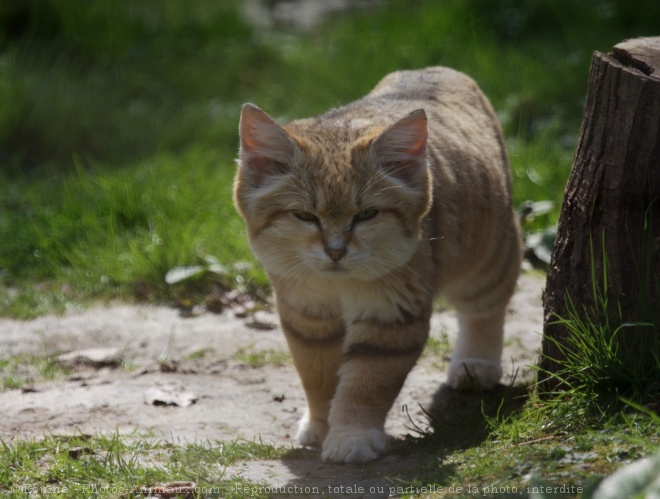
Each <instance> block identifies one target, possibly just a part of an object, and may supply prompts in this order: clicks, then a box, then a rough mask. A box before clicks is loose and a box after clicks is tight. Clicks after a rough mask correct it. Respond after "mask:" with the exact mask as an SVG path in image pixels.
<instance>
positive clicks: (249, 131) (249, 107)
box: [239, 104, 296, 187]
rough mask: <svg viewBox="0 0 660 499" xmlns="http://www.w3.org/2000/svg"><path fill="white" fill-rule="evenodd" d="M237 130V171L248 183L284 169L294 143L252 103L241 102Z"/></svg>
mask: <svg viewBox="0 0 660 499" xmlns="http://www.w3.org/2000/svg"><path fill="white" fill-rule="evenodd" d="M239 132H240V136H241V147H240V153H239V155H240V157H239V164H240V168H241V170H242V172H241V173H242V174H243V175H244V177H245V178H246V179H247V180H248V181H249V183H250V184H251V185H252V186H254V187H259V186H260V185H261V184H262V183H263V181H264V180H265V179H266V178H268V177H269V176H271V175H277V174H282V173H286V172H287V170H288V165H289V164H290V162H291V160H292V158H293V155H294V152H295V147H296V146H295V144H294V142H293V141H292V140H291V138H290V137H289V136H288V135H287V133H286V131H284V129H283V128H282V127H281V126H280V125H279V124H278V123H277V122H276V121H275V120H274V119H273V118H271V117H270V116H268V115H267V114H266V113H265V112H263V111H262V110H261V109H259V108H258V107H257V106H255V105H253V104H244V105H243V108H242V110H241V122H240V125H239Z"/></svg>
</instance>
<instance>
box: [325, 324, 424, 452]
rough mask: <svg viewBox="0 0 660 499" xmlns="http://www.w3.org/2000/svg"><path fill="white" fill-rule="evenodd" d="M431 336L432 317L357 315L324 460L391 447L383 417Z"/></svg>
mask: <svg viewBox="0 0 660 499" xmlns="http://www.w3.org/2000/svg"><path fill="white" fill-rule="evenodd" d="M427 335H428V317H422V318H417V317H413V316H412V315H410V314H408V313H407V312H406V313H402V314H401V316H400V317H399V319H397V320H386V321H383V320H379V319H378V318H363V319H354V320H353V321H351V322H350V323H349V326H348V331H347V337H346V341H345V345H344V362H343V364H342V366H341V368H340V369H339V384H338V386H337V392H336V394H335V397H334V399H333V400H332V405H331V408H330V416H329V419H328V421H329V423H330V431H329V433H328V436H327V437H326V439H325V441H324V442H323V454H322V457H323V459H324V460H325V461H332V462H340V463H358V462H368V461H372V460H374V459H376V458H377V457H378V456H380V455H382V454H383V453H384V452H385V451H386V449H387V439H386V436H385V433H384V429H383V427H384V423H385V417H386V416H387V413H388V411H389V410H390V408H391V407H392V403H393V402H394V400H395V398H396V397H397V395H398V393H399V391H400V389H401V387H402V385H403V383H404V381H405V379H406V377H407V375H408V373H409V372H410V370H411V369H412V368H413V366H414V365H415V363H416V361H417V359H418V358H419V355H420V353H421V351H422V348H423V347H424V343H425V341H426V338H427Z"/></svg>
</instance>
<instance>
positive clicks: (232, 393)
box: [0, 275, 544, 497]
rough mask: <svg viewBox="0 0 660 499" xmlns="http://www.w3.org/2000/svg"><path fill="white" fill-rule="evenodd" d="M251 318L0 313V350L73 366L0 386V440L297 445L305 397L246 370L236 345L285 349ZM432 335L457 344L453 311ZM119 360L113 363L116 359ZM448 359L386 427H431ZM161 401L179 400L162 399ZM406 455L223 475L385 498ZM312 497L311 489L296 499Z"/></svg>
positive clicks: (526, 299) (277, 464) (510, 332)
mask: <svg viewBox="0 0 660 499" xmlns="http://www.w3.org/2000/svg"><path fill="white" fill-rule="evenodd" d="M543 284H544V282H543V281H542V280H541V279H540V278H539V277H537V276H534V275H523V276H522V277H521V279H520V281H519V286H518V291H517V293H516V295H515V296H514V298H513V300H512V302H511V304H510V307H509V317H508V322H507V324H506V332H505V334H506V340H505V345H506V346H505V351H504V357H503V366H504V370H505V373H507V374H506V375H505V378H504V379H503V380H502V382H503V383H504V384H507V383H509V381H510V379H511V376H512V375H513V373H516V372H517V377H516V381H515V383H522V382H524V381H526V380H529V379H530V378H531V369H530V367H529V366H530V365H533V364H534V363H535V362H536V359H537V354H538V350H539V348H540V344H541V332H542V316H543V314H542V308H541V292H542V287H543ZM257 318H258V326H259V327H254V326H255V325H254V322H253V320H252V319H238V318H236V317H234V316H233V315H232V313H231V312H230V311H228V312H224V313H223V314H220V315H214V314H210V313H206V314H203V315H201V316H197V317H192V318H184V317H181V316H180V315H179V312H178V311H177V310H175V309H171V308H166V307H155V306H145V305H117V306H111V307H101V308H93V309H90V310H84V311H72V312H69V313H67V314H66V315H64V316H61V317H58V316H44V317H41V318H38V319H36V320H32V321H27V322H21V321H15V320H8V319H0V337H1V338H2V343H1V345H0V358H2V357H4V356H6V355H11V354H17V353H21V352H29V353H35V354H44V353H53V352H58V353H62V354H67V353H68V354H69V360H68V361H67V362H68V363H69V365H72V366H73V373H72V374H71V375H70V376H69V377H68V378H67V379H66V380H64V381H59V382H47V383H40V384H36V385H34V386H32V387H30V389H29V390H26V389H22V390H9V391H5V392H2V393H0V407H2V418H1V419H0V438H2V439H3V440H5V441H11V440H12V439H15V438H21V439H25V438H38V437H40V436H42V435H44V434H71V433H73V432H76V431H78V432H82V433H96V432H107V433H111V432H115V431H119V432H122V433H131V432H134V431H136V430H137V431H139V432H144V433H146V434H149V435H150V436H152V437H156V438H161V439H163V440H172V441H174V442H177V443H181V442H199V441H211V442H213V441H215V440H234V439H236V438H237V437H239V438H244V439H247V440H250V441H252V440H255V439H256V440H259V439H260V440H261V441H263V442H267V443H273V444H277V445H285V446H293V447H295V445H296V444H295V442H294V441H293V436H294V434H295V430H296V423H297V420H298V419H299V417H300V416H301V415H302V412H303V411H304V408H305V403H304V402H305V401H304V395H303V392H302V389H301V387H300V384H299V381H298V378H297V375H296V373H295V371H294V368H293V367H292V366H291V365H289V364H285V365H281V366H278V365H273V364H266V365H264V366H262V367H251V366H249V365H246V364H245V363H243V362H241V361H240V360H237V359H238V356H237V352H239V351H241V349H242V350H243V351H244V352H261V351H267V352H272V351H286V344H285V341H284V338H283V336H282V333H281V331H279V327H278V322H277V317H276V315H275V314H272V313H266V312H263V313H262V312H260V313H259V314H258V316H257ZM269 326H270V328H269ZM431 334H432V335H433V336H435V337H441V336H442V335H443V334H447V335H448V337H449V339H450V341H451V340H453V338H454V337H455V334H456V324H455V318H454V316H453V314H452V312H443V313H438V314H435V315H434V316H433V319H432V327H431ZM88 349H100V350H96V351H91V352H87V356H91V357H92V358H91V359H90V358H86V357H85V355H83V356H82V358H81V356H80V355H79V353H80V351H81V350H82V351H85V350H88ZM83 353H84V352H83ZM95 354H96V355H97V356H99V358H98V359H96V362H94V359H93V357H94V355H95ZM117 359H119V367H117V366H115V365H114V364H116V363H117ZM446 361H447V359H446V358H445V359H442V358H438V357H437V356H436V357H434V356H424V357H423V358H422V359H421V360H420V362H419V363H418V365H417V366H416V367H415V369H414V370H413V372H412V373H411V374H410V376H409V377H408V380H407V381H406V384H405V386H404V387H403V389H402V391H401V394H400V395H399V397H398V399H397V400H396V402H395V404H394V406H393V408H392V410H391V411H390V414H389V417H388V420H387V424H386V429H387V431H388V433H389V434H390V435H392V436H394V437H397V436H402V435H406V434H410V433H413V432H411V418H412V421H414V422H415V424H417V425H419V426H420V427H425V426H426V421H427V419H426V417H425V415H424V413H423V410H422V407H423V408H425V409H428V408H429V407H430V406H431V405H432V403H433V400H434V397H435V398H437V397H438V394H439V393H440V391H439V390H441V389H442V383H443V381H444V379H445V373H444V371H443V369H444V367H445V366H446ZM126 366H130V368H127V367H126ZM154 389H156V391H154ZM445 390H446V388H445ZM168 401H169V402H171V401H178V403H179V405H163V404H161V403H160V402H168ZM193 401H194V403H190V402H193ZM187 404H189V405H187ZM420 406H421V407H420ZM406 409H407V410H406ZM404 461H405V462H404ZM404 461H402V459H401V458H399V457H397V456H388V457H385V458H383V459H381V460H379V461H377V462H376V463H374V464H371V465H368V466H347V465H330V464H323V463H321V462H320V460H319V458H318V456H315V457H314V459H303V460H291V461H288V460H285V461H259V462H245V463H239V464H238V465H235V466H233V467H231V468H230V469H227V470H226V471H225V476H231V475H239V476H242V477H244V478H247V479H249V480H251V481H253V482H260V483H265V484H268V485H271V486H275V487H288V488H286V489H282V490H283V491H284V492H283V494H282V495H283V496H286V497H291V496H295V495H296V488H295V487H296V486H299V487H318V491H319V493H321V492H323V493H324V495H326V496H338V497H388V495H390V492H391V490H390V489H389V487H390V486H392V477H398V478H403V479H405V478H407V477H408V478H410V477H413V476H414V468H415V465H414V462H413V461H414V459H413V461H411V458H407V460H404ZM342 486H343V487H344V488H343V489H342V488H341V487H342ZM332 487H336V488H334V489H333V488H332ZM360 487H362V488H360ZM308 495H309V489H308V491H307V493H304V492H303V493H302V494H301V495H300V497H305V496H308Z"/></svg>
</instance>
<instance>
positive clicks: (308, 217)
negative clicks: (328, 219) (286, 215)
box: [293, 211, 318, 222]
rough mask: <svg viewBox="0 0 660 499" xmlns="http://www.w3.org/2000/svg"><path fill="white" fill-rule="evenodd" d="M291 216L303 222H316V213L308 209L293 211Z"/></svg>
mask: <svg viewBox="0 0 660 499" xmlns="http://www.w3.org/2000/svg"><path fill="white" fill-rule="evenodd" d="M293 216H294V217H296V218H297V219H298V220H302V221H303V222H316V221H317V220H318V218H316V215H314V214H313V213H310V212H308V211H294V212H293Z"/></svg>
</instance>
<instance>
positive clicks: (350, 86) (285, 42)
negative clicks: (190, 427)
mask: <svg viewBox="0 0 660 499" xmlns="http://www.w3.org/2000/svg"><path fill="white" fill-rule="evenodd" d="M267 3H268V2H267ZM270 3H271V4H272V2H270ZM241 5H242V4H241V3H240V2H238V1H233V0H223V1H221V2H219V1H215V0H189V1H186V2H181V1H178V0H132V1H130V2H127V1H117V0H94V1H86V0H4V1H3V2H2V3H0V103H1V105H0V186H1V188H0V313H4V314H13V315H20V316H29V315H34V314H35V313H40V312H41V311H43V310H49V309H52V307H56V308H61V307H62V306H65V305H66V304H67V303H71V302H72V301H73V302H76V301H79V300H84V299H85V298H89V297H90V296H91V297H93V296H116V295H124V296H138V297H148V298H155V299H163V298H166V297H167V296H168V290H167V286H166V284H165V283H164V275H165V273H166V272H167V270H169V269H170V268H172V267H174V266H180V265H191V264H195V263H197V262H198V261H199V259H200V258H203V257H204V256H205V255H215V256H216V257H217V258H219V259H220V261H221V262H229V261H236V260H248V261H251V257H250V253H249V250H248V248H247V243H246V241H245V235H244V231H243V228H242V227H243V226H242V223H241V221H240V219H239V218H238V216H237V215H236V213H235V211H234V210H233V208H232V205H231V179H232V177H233V170H234V164H233V159H234V157H235V155H236V150H237V140H238V135H237V124H238V116H239V112H240V105H241V104H242V103H243V102H245V101H252V102H255V103H256V104H258V105H259V106H261V107H263V108H264V109H265V110H267V111H268V112H269V113H271V114H272V115H273V116H276V117H278V118H281V119H285V120H288V119H293V118H297V117H301V116H306V115H311V114H314V113H319V112H322V111H324V110H326V109H328V108H330V107H333V106H336V105H339V104H342V103H345V102H348V101H350V100H352V99H355V98H358V97H360V96H361V95H363V94H364V93H366V92H367V91H368V90H369V89H370V88H371V87H373V85H374V84H375V83H376V82H377V81H378V80H379V79H380V78H382V77H383V76H384V75H385V74H387V73H389V72H391V71H394V70H397V69H406V68H417V67H423V66H429V65H438V64H439V65H447V66H452V67H454V68H456V69H459V70H461V71H464V72H466V73H468V74H469V75H471V76H472V77H474V78H475V79H476V80H477V81H478V82H479V84H480V85H481V86H482V87H483V89H484V90H485V92H486V93H487V94H488V95H489V97H490V98H491V99H492V101H493V104H494V106H495V108H496V110H497V112H498V115H499V116H500V119H501V120H502V123H503V125H504V129H505V133H506V135H507V142H508V146H509V152H510V155H511V162H512V168H513V172H514V178H515V193H514V195H515V202H516V204H518V205H519V204H521V203H522V202H523V201H525V200H543V199H550V200H553V201H555V206H556V208H555V210H554V211H553V212H551V213H550V214H548V215H546V216H544V217H540V218H539V219H537V220H535V221H534V224H533V225H532V226H531V227H530V229H531V230H537V229H541V228H543V227H544V226H547V225H548V224H550V223H552V222H553V221H554V220H556V217H557V213H558V209H559V206H560V201H561V196H562V194H563V188H564V184H565V181H566V178H567V176H568V172H569V169H570V162H571V157H572V154H573V150H574V147H575V143H576V138H577V133H578V130H579V124H580V120H581V111H582V104H583V100H584V95H585V89H586V80H587V74H588V68H589V61H590V57H591V53H592V51H593V50H601V51H608V50H610V48H611V47H612V46H613V45H614V44H616V43H617V42H619V41H621V40H623V39H625V38H630V37H636V36H652V35H654V34H658V33H659V32H660V2H657V1H656V0H640V1H638V2H636V3H630V2H624V1H623V0H581V1H574V0H442V1H438V0H416V1H403V0H398V1H397V0H392V1H389V2H388V1H384V2H382V4H380V6H378V7H376V6H373V7H371V8H362V9H358V10H348V11H345V12H342V13H339V14H337V13H336V14H334V15H333V16H331V17H330V18H328V19H327V20H326V21H325V22H324V23H323V24H321V25H320V26H318V27H317V28H316V29H314V30H311V31H309V32H302V31H296V30H295V29H292V27H291V26H284V25H280V26H277V25H276V26H275V27H272V28H268V29H266V28H260V27H255V26H254V25H253V24H251V23H250V22H249V21H248V20H246V18H245V17H244V14H243V11H242V9H241ZM253 278H254V280H255V283H257V284H258V285H262V284H264V282H265V279H264V277H263V275H262V274H261V273H260V272H259V271H258V270H257V269H256V267H255V271H254V272H253Z"/></svg>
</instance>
